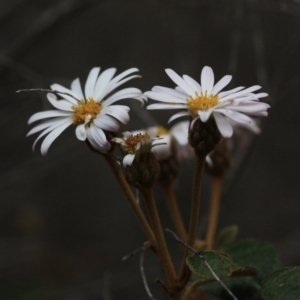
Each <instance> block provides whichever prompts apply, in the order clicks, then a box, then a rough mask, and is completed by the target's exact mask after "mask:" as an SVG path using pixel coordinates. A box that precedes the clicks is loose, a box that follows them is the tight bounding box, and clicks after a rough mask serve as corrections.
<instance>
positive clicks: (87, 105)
mask: <svg viewBox="0 0 300 300" xmlns="http://www.w3.org/2000/svg"><path fill="white" fill-rule="evenodd" d="M71 108H72V109H73V110H74V112H75V113H74V115H73V116H72V119H73V121H74V124H75V125H78V124H84V123H85V120H86V118H87V117H88V116H90V121H89V122H88V125H90V123H91V122H93V120H94V119H96V117H97V115H98V114H99V112H100V111H101V104H100V103H97V102H96V101H95V100H94V99H93V98H89V99H87V100H84V99H83V100H79V101H78V103H77V106H74V105H73V106H72V107H71Z"/></svg>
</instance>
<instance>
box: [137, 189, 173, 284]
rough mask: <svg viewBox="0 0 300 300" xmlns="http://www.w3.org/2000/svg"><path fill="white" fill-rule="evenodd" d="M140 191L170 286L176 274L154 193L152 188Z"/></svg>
mask: <svg viewBox="0 0 300 300" xmlns="http://www.w3.org/2000/svg"><path fill="white" fill-rule="evenodd" d="M141 193H142V194H143V196H144V199H145V205H146V207H147V211H148V213H149V218H150V220H151V224H152V227H153V228H152V229H153V232H154V234H155V237H156V240H157V251H158V257H159V259H160V261H161V264H162V266H163V269H164V271H165V274H166V277H167V280H168V282H169V285H170V286H172V285H174V284H175V283H176V282H177V275H176V272H175V269H174V266H173V263H172V259H171V256H170V253H169V250H168V248H167V244H166V240H165V236H164V233H163V230H162V226H161V222H160V218H159V215H158V211H157V207H156V203H155V199H154V194H153V190H152V188H142V189H141Z"/></svg>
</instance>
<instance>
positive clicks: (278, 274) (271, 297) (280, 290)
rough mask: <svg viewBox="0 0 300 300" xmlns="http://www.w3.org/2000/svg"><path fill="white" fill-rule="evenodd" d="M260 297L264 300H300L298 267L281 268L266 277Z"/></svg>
mask: <svg viewBox="0 0 300 300" xmlns="http://www.w3.org/2000/svg"><path fill="white" fill-rule="evenodd" d="M262 295H263V299H265V300H298V299H300V267H287V268H283V269H280V270H277V271H275V272H273V273H271V274H269V275H268V276H266V277H265V278H264V279H263V280H262Z"/></svg>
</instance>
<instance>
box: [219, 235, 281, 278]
mask: <svg viewBox="0 0 300 300" xmlns="http://www.w3.org/2000/svg"><path fill="white" fill-rule="evenodd" d="M222 251H224V252H226V253H228V254H229V255H230V258H231V260H232V261H233V262H234V263H235V264H237V265H238V266H241V267H247V268H255V269H257V270H258V276H257V280H258V281H259V282H260V281H261V279H262V278H263V277H264V276H266V275H267V274H269V273H271V272H273V271H275V270H277V269H279V268H281V263H280V260H279V257H278V254H277V253H276V252H275V250H274V247H273V245H271V244H269V243H268V242H264V241H259V240H255V239H245V240H240V241H236V242H233V243H231V244H228V245H226V246H224V247H222Z"/></svg>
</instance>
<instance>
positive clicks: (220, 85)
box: [211, 75, 232, 95]
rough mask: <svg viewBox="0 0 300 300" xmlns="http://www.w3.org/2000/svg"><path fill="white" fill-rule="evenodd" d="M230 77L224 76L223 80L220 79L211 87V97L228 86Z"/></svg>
mask: <svg viewBox="0 0 300 300" xmlns="http://www.w3.org/2000/svg"><path fill="white" fill-rule="evenodd" d="M231 79H232V76H231V75H225V76H224V77H223V78H221V79H220V80H219V81H218V82H217V83H216V84H215V86H214V87H213V89H212V91H211V93H212V95H216V94H218V93H219V92H220V91H221V90H223V88H224V87H225V86H226V85H228V84H229V82H230V81H231Z"/></svg>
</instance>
